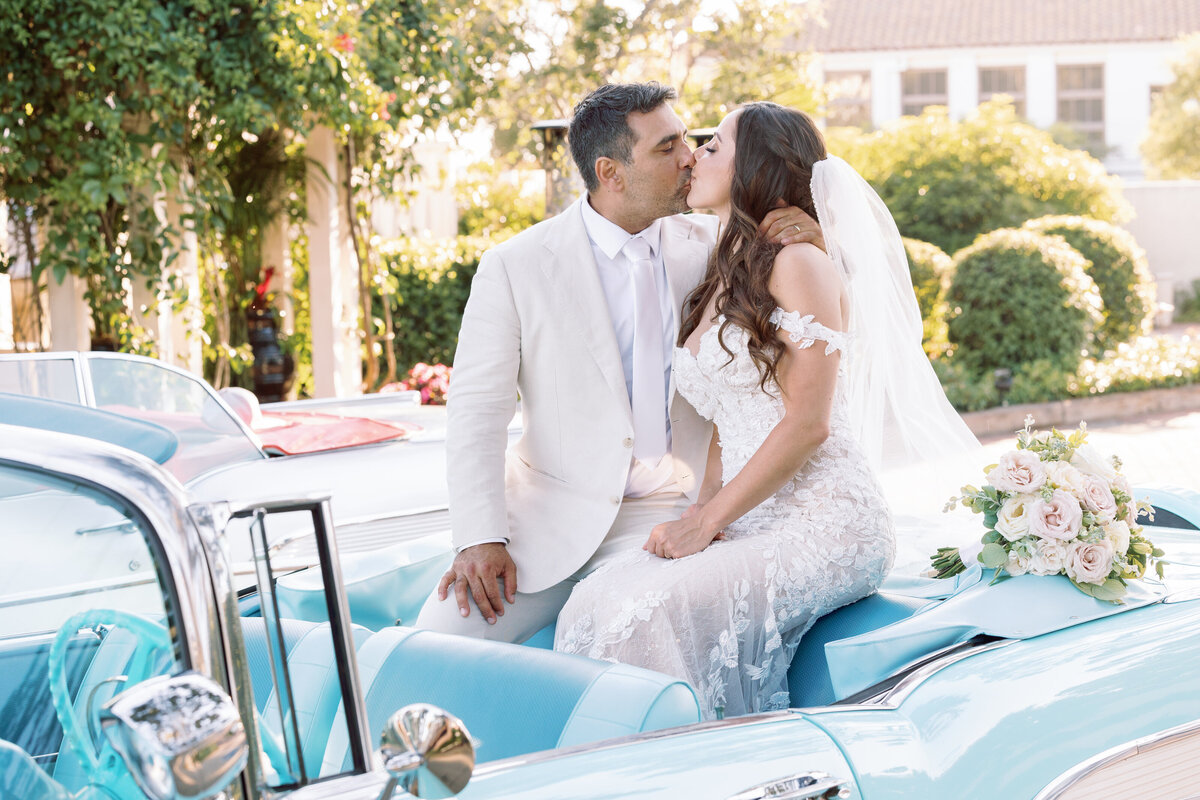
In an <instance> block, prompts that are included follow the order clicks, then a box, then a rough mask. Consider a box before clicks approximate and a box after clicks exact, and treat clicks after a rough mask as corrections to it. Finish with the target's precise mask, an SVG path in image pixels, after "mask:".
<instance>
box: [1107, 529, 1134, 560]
mask: <svg viewBox="0 0 1200 800" xmlns="http://www.w3.org/2000/svg"><path fill="white" fill-rule="evenodd" d="M1104 535H1105V536H1107V537H1108V539H1109V541H1111V542H1112V546H1113V552H1114V553H1115V554H1116V556H1117V558H1124V557H1125V554H1126V553H1128V552H1129V537H1130V532H1129V524H1128V523H1127V522H1125V521H1124V520H1117V521H1116V522H1110V523H1108V524H1107V525H1105V526H1104Z"/></svg>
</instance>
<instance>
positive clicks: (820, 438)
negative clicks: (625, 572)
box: [644, 244, 844, 558]
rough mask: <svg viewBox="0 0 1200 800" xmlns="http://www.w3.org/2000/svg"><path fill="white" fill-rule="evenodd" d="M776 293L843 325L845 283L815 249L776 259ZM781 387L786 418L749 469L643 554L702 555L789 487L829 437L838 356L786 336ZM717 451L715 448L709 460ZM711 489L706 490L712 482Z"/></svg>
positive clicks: (789, 250)
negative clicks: (719, 537)
mask: <svg viewBox="0 0 1200 800" xmlns="http://www.w3.org/2000/svg"><path fill="white" fill-rule="evenodd" d="M770 289H771V293H772V295H774V297H775V300H776V301H777V302H778V304H779V305H780V306H781V307H783V308H785V309H797V310H799V311H801V313H803V314H812V315H813V316H814V317H815V318H816V319H817V320H818V321H820V322H821V324H823V325H825V326H826V327H829V328H831V329H833V330H841V329H842V328H843V327H844V326H843V320H842V311H841V282H840V279H839V278H838V276H837V274H836V272H835V270H834V268H833V265H832V264H831V263H830V261H829V258H828V257H827V256H826V255H825V254H824V253H822V252H821V251H820V250H818V249H817V248H815V247H813V246H811V245H803V244H802V245H792V246H789V247H786V248H784V249H783V250H781V251H780V253H779V255H778V256H776V259H775V269H774V271H773V273H772V276H771V282H770ZM779 340H780V344H781V346H782V347H783V355H782V357H781V358H780V360H779V369H778V373H777V375H778V382H779V386H780V390H781V393H782V396H783V407H784V415H783V419H782V420H780V422H779V424H778V425H776V426H775V428H774V430H772V431H771V433H770V434H769V435H768V436H767V438H766V440H765V441H764V442H763V444H762V446H761V447H759V449H758V450H757V451H755V453H754V455H753V456H752V457H751V458H750V460H749V461H748V462H747V463H746V466H745V467H744V468H743V469H742V470H741V472H739V473H738V474H737V476H736V477H734V478H733V479H732V480H731V481H729V483H727V484H725V486H723V487H720V488H719V490H718V491H717V492H716V493H715V494H714V495H713V496H712V498H711V499H709V500H708V502H707V503H705V504H704V506H703V508H701V509H700V512H699V513H698V514H695V515H693V516H691V517H689V518H688V519H681V520H677V521H675V522H668V523H664V524H662V525H659V526H657V527H655V528H654V530H653V531H652V532H651V534H650V538H649V539H648V540H647V542H646V544H645V546H644V549H646V550H649V551H650V552H652V553H655V554H656V555H659V556H662V557H664V558H680V557H682V556H685V555H691V554H692V553H696V552H699V551H700V550H703V549H704V548H705V547H708V545H709V544H710V543H711V542H712V540H713V539H714V538H715V537H716V535H717V534H718V533H719V532H720V531H721V530H722V529H723V528H724V527H725V526H726V525H728V524H729V523H731V522H733V521H735V520H737V519H738V518H740V517H741V516H742V515H744V514H745V513H746V512H747V511H749V510H750V509H752V508H754V507H755V506H757V505H758V504H760V503H762V502H763V501H764V500H766V499H767V498H768V497H770V496H771V495H773V494H774V493H775V492H777V491H779V489H780V487H782V486H783V485H784V484H785V483H787V482H788V481H789V480H791V479H792V478H793V477H794V476H795V474H796V473H797V472H798V471H799V470H800V468H801V467H802V466H804V463H805V462H806V461H808V459H809V458H810V457H811V456H812V454H813V453H814V452H815V451H816V449H817V447H819V446H820V445H821V443H822V442H824V441H825V439H826V437H827V436H828V435H829V417H830V413H831V411H832V407H833V395H834V390H835V388H836V383H837V370H838V363H839V354H838V353H837V352H834V353H832V354H830V355H826V354H825V348H824V347H823V346H820V344H818V345H816V346H813V347H806V348H800V347H797V345H796V344H795V343H794V342H792V341H791V340H790V339H789V338H788V336H787V332H786V331H783V330H780V332H779ZM711 455H712V451H711V449H710V459H711ZM705 486H706V487H708V480H707V476H706V478H705Z"/></svg>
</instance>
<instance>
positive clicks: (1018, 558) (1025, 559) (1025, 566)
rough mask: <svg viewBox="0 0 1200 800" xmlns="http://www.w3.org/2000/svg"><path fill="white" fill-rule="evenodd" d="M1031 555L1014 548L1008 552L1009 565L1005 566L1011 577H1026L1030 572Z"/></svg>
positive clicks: (1021, 549)
mask: <svg viewBox="0 0 1200 800" xmlns="http://www.w3.org/2000/svg"><path fill="white" fill-rule="evenodd" d="M1030 560H1031V559H1030V557H1029V554H1028V553H1026V552H1025V550H1024V549H1023V548H1020V547H1014V548H1013V549H1012V550H1009V551H1008V563H1007V564H1005V565H1004V569H1005V570H1007V572H1008V574H1009V575H1013V576H1016V575H1024V574H1025V573H1026V572H1029V564H1030Z"/></svg>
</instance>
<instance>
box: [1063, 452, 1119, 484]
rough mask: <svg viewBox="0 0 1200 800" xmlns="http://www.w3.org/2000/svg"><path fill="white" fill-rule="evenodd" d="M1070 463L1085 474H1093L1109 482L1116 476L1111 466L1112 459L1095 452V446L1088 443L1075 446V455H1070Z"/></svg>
mask: <svg viewBox="0 0 1200 800" xmlns="http://www.w3.org/2000/svg"><path fill="white" fill-rule="evenodd" d="M1071 463H1072V464H1074V465H1075V466H1076V467H1077V468H1078V469H1079V471H1080V472H1083V473H1085V474H1087V475H1095V476H1096V477H1097V478H1100V479H1102V480H1104V481H1105V482H1106V483H1109V484H1111V483H1112V482H1113V481H1114V480H1115V479H1116V477H1117V470H1116V467H1114V466H1113V463H1112V459H1110V458H1105V457H1104V456H1102V455H1100V454H1099V453H1098V452H1096V448H1094V447H1092V446H1091V445H1090V444H1085V445H1082V446H1081V447H1079V448H1077V449H1076V450H1075V455H1073V456H1071Z"/></svg>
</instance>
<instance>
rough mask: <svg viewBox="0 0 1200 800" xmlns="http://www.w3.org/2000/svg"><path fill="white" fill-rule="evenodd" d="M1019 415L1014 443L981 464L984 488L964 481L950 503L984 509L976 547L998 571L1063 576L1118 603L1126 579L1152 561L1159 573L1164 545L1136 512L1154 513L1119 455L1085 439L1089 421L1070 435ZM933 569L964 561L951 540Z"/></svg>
mask: <svg viewBox="0 0 1200 800" xmlns="http://www.w3.org/2000/svg"><path fill="white" fill-rule="evenodd" d="M1032 427H1033V418H1032V417H1026V418H1025V428H1024V430H1021V431H1018V432H1017V449H1015V450H1010V451H1008V452H1007V453H1005V454H1004V455H1002V456H1001V457H1000V463H999V464H994V465H992V466H989V467H987V468H985V470H984V471H985V472H986V473H987V480H988V482H987V483H986V484H984V486H983V488H981V489H977V488H976V487H974V486H964V487H963V488H962V494H961V495H958V496H955V497H952V498H951V499H950V502H949V503H947V505H946V510H947V511H949V510H951V509H953V508H954V507H955V505H956V504H957V503H960V502H961V503H962V504H963V505H964V506H966V507H967V508H970V509H971V510H972V511H974V512H975V513H977V514H983V524H984V526H985V527H986V528H987V532H986V533H985V534H984V535H983V539H982V545H983V546H982V549H981V550H980V551H979V553H978V555H977V556H976V558H977V560H978V561H979V562H980V563H981V564H983V566H984V567H987V568H991V569H995V570H996V574H995V580H1000V579H1001V578H1004V577H1006V576H1009V575H1012V576H1015V575H1024V574H1026V573H1029V574H1032V575H1066V576H1067V577H1068V578H1069V579H1070V580H1071V582H1072V583H1073V584H1074V585H1075V587H1076V588H1078V589H1079V590H1080V591H1081V592H1084V593H1085V594H1089V595H1091V596H1092V597H1095V598H1096V599H1097V600H1106V601H1108V602H1112V603H1118V602H1120V601H1121V598H1122V597H1123V596H1124V595H1125V592H1126V581H1129V580H1136V579H1138V578H1141V577H1142V576H1143V575H1145V573H1146V569H1147V568H1148V567H1149V565H1150V564H1152V563H1153V564H1155V569H1156V571H1157V573H1158V576H1159V577H1160V578H1161V577H1162V574H1163V562H1162V561H1161V560H1160V559H1161V557H1162V556H1163V551H1162V550H1159V549H1157V548H1155V547H1154V545H1153V544H1152V543H1151V542H1150V540H1149V539H1147V538H1146V537H1144V536H1143V535H1142V526H1140V525H1138V524H1137V518H1138V512H1139V511H1144V512H1146V514H1147V515H1149V516H1150V518H1151V519H1153V511H1152V509H1151V508H1150V506H1149V504H1148V503H1144V502H1143V503H1140V504H1139V503H1136V502H1135V501H1134V500H1133V497H1132V496H1131V495H1130V487H1129V482H1128V481H1127V480H1126V479H1125V476H1124V475H1122V474H1121V471H1120V470H1121V461H1120V459H1118V458H1117V457H1115V456H1113V457H1111V458H1105V457H1103V456H1101V455H1100V454H1099V453H1097V452H1096V451H1095V449H1094V448H1092V446H1091V445H1089V444H1087V424H1086V423H1080V425H1079V428H1078V429H1077V430H1076V431H1074V432H1073V433H1071V434H1070V435H1069V436H1067V435H1064V434H1063V433H1061V432H1059V431H1057V430H1053V429H1051V430H1050V431H1049V432H1045V431H1042V432H1037V431H1034V430H1032ZM932 561H933V566H934V569H935V571H936V575H937V577H939V578H948V577H950V576H952V575H956V574H958V573H959V572H961V571H962V570H963V569H965V566H964V564H963V559H962V556H961V554H960V553H959V550H958V548H953V547H943V548H939V549H938V551H937V554H936V555H934V556H933V557H932Z"/></svg>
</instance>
